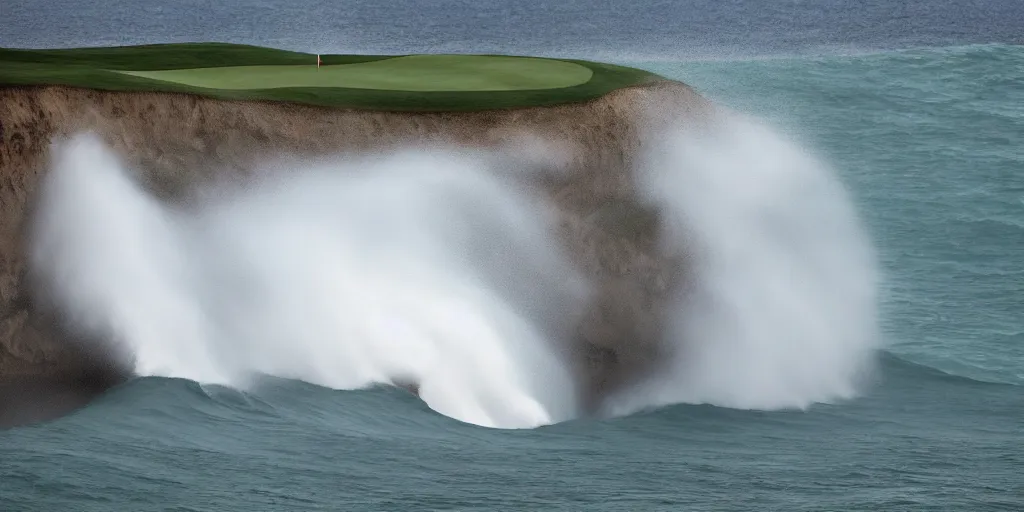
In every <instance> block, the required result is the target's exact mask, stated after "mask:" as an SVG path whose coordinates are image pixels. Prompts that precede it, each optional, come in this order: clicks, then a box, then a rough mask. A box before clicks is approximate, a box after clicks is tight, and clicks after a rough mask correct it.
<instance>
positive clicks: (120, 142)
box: [0, 81, 711, 424]
mask: <svg viewBox="0 0 1024 512" xmlns="http://www.w3.org/2000/svg"><path fill="white" fill-rule="evenodd" d="M710 108H711V107H710V106H709V104H708V103H707V102H706V101H705V100H703V99H702V98H700V97H699V96H697V95H696V94H695V93H694V92H693V91H692V90H691V89H690V88H688V87H687V86H685V85H683V84H680V83H676V82H669V81H663V82H656V83H652V84H647V85H643V86H637V87H632V88H626V89H620V90H618V91H615V92H613V93H610V94H608V95H606V96H604V97H602V98H600V99H598V100H594V101H591V102H587V103H580V104H569V105H562V106H557V107H544V108H529V109H516V110H496V111H485V112H472V113H391V112H370V111H353V110H338V109H326V108H317V107H309V106H300V105H294V104H281V103H265V102H230V101H223V100H214V99H207V98H202V97H196V96H190V95H181V94H167V93H124V92H97V91H90V90H83V89H71V88H64V87H31V88H7V89H0V424H3V423H12V422H17V421H26V420H33V419H39V418H42V417H46V416H51V415H53V414H57V413H59V412H62V411H64V410H67V409H68V408H70V407H74V406H76V405H78V404H81V403H83V402H84V401H86V400H88V399H89V398H90V397H91V396H94V395H95V394H96V393H98V392H101V391H102V390H104V389H107V388H108V387H110V386H111V385H113V384H116V383H117V382H120V381H122V380H123V379H125V378H126V377H127V376H128V375H129V372H128V371H127V370H126V368H125V365H122V364H119V362H118V361H117V360H115V359H114V358H112V357H109V355H107V354H102V353H95V352H90V353H86V352H85V351H83V350H81V349H80V348H79V347H81V346H82V345H83V344H82V343H78V342H77V341H78V340H74V339H71V338H70V336H69V335H68V334H67V333H65V332H64V331H63V330H62V329H61V328H60V320H59V318H56V317H54V316H53V315H52V314H50V313H48V312H47V310H46V308H45V304H40V303H39V302H40V301H39V299H38V297H37V296H35V295H33V293H32V290H31V287H30V285H29V281H30V280H29V279H28V275H29V274H28V272H27V270H28V269H27V268H26V261H25V254H26V248H27V247H26V246H27V241H26V231H27V230H26V224H27V222H28V221H29V220H30V217H31V211H32V207H33V201H34V198H35V195H36V191H37V187H38V184H39V182H40V179H41V177H42V176H43V175H44V172H45V170H46V169H47V168H48V166H47V158H48V150H49V147H50V143H51V141H52V140H54V139H55V138H59V137H63V136H67V135H71V134H73V133H76V132H79V131H83V130H87V129H88V130H92V131H94V132H96V133H98V134H99V135H100V136H101V137H102V138H103V139H105V140H106V142H107V143H108V144H109V145H110V146H111V147H113V148H114V149H115V151H117V152H118V153H119V154H120V155H121V157H122V158H123V159H124V160H125V161H126V163H128V164H129V166H130V167H131V168H132V169H134V170H136V171H137V172H139V173H140V174H139V176H137V178H138V179H139V180H140V182H141V183H143V184H144V186H145V187H146V188H148V189H149V190H150V191H151V192H153V193H155V194H156V195H158V196H160V197H162V198H164V199H166V200H168V201H180V200H184V199H186V197H185V196H186V195H187V193H188V191H189V190H190V189H192V188H194V187H195V186H196V185H201V184H202V183H204V182H207V181H210V180H215V179H216V180H223V179H230V178H231V177H232V176H237V175H241V174H243V173H244V172H246V170H248V169H251V168H252V166H253V165H255V164H257V163H258V162H260V161H265V160H267V159H269V158H275V157H280V156H283V155H284V156H287V155H294V156H302V157H306V158H308V157H316V156H326V155H329V154H336V153H339V152H356V151H367V150H385V149H388V148H390V147H399V146H405V145H409V144H425V143H426V144H429V143H437V142H443V143H452V144H457V145H460V146H468V147H477V148H496V147H501V146H505V145H509V144H511V147H516V144H517V143H518V142H517V141H519V140H520V137H522V136H524V135H526V136H530V137H538V138H540V139H542V140H545V141H552V142H554V143H555V144H558V145H563V146H565V147H566V148H568V150H569V153H568V154H569V157H568V158H566V159H564V160H562V161H559V162H557V163H547V164H544V165H547V166H553V167H555V168H553V169H548V170H550V171H554V172H546V173H537V174H536V176H537V177H536V178H535V179H536V182H537V184H538V185H539V186H540V188H539V190H541V191H542V193H544V194H546V195H548V196H549V197H550V199H551V200H552V201H553V202H554V203H555V204H556V205H557V207H558V209H559V211H560V229H561V235H562V238H563V240H564V243H565V246H566V248H567V249H568V252H569V254H570V255H571V257H572V259H573V260H574V263H575V264H576V265H578V266H579V267H580V268H581V269H582V270H583V271H584V272H585V273H586V274H587V275H589V276H590V277H591V278H593V279H594V282H596V283H597V284H598V287H599V292H598V294H597V297H596V298H595V300H594V302H593V304H591V306H590V308H589V310H588V311H589V312H588V314H587V317H586V319H585V320H584V321H583V322H582V323H581V325H580V326H579V330H578V333H577V338H578V339H577V340H575V342H576V345H575V350H576V353H577V355H578V356H579V357H578V360H579V370H580V375H581V379H582V383H583V384H582V386H581V390H582V391H581V392H582V393H583V394H584V400H585V401H593V400H594V399H596V398H595V397H598V396H600V395H602V394H604V393H605V392H607V391H608V390H610V389H613V388H614V387H615V386H617V385H620V384H621V383H622V382H624V381H625V380H626V379H627V378H628V376H629V375H630V374H632V373H634V372H636V371H638V370H639V369H640V368H645V367H647V366H648V365H650V364H653V361H655V360H656V359H657V357H658V354H657V350H656V345H655V343H654V339H655V333H656V332H657V331H658V325H659V322H660V320H659V316H660V312H659V308H658V304H659V303H660V302H661V301H660V300H659V298H660V297H662V296H663V295H664V294H665V293H666V292H667V291H668V290H669V289H670V288H671V287H672V286H678V284H679V279H680V268H681V266H680V264H679V261H678V255H670V254H662V253H660V252H659V247H658V244H657V229H656V228H657V213H656V212H652V211H648V210H647V209H645V208H643V207H642V206H640V205H639V204H638V203H637V201H636V198H635V192H634V185H633V171H634V166H635V165H636V162H637V161H636V157H637V155H638V154H639V152H640V151H641V149H642V146H643V138H642V136H641V134H642V132H643V131H644V130H646V129H649V128H652V125H657V124H658V123H660V122H664V121H666V120H667V119H668V118H674V119H680V118H682V119H693V120H699V119H701V118H703V117H704V116H705V114H706V113H707V112H708V111H709V110H710ZM651 112H657V113H661V114H664V115H663V116H662V115H653V116H652V115H650V114H651ZM653 127H655V128H656V126H653ZM523 151H524V152H529V150H528V149H523ZM521 156H523V157H527V155H521ZM527 159H528V158H527ZM89 345H90V346H94V345H95V344H89ZM30 409H31V410H32V411H33V414H32V415H31V416H27V415H26V414H27V412H26V411H28V410H30Z"/></svg>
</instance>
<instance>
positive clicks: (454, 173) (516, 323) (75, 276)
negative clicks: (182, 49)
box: [34, 135, 585, 427]
mask: <svg viewBox="0 0 1024 512" xmlns="http://www.w3.org/2000/svg"><path fill="white" fill-rule="evenodd" d="M129 174H130V173H129V172H128V171H127V170H125V169H124V168H123V167H122V165H121V164H120V163H119V162H118V161H117V160H116V158H115V157H114V156H113V155H112V154H111V153H110V152H109V151H108V150H107V149H106V148H105V147H104V146H103V145H102V144H101V143H100V142H99V141H98V140H97V139H95V138H94V137H92V136H89V135H84V136H79V137H76V138H74V139H73V140H71V141H70V142H68V143H66V144H64V145H62V146H59V147H57V148H56V154H55V165H54V168H53V172H52V173H51V174H50V175H49V178H48V181H47V182H46V184H45V188H44V191H43V196H42V197H43V207H42V209H41V210H42V212H43V214H42V215H41V217H40V219H39V222H38V223H37V226H36V232H35V233H36V243H35V248H34V249H35V250H34V265H35V268H37V269H40V270H41V271H42V272H43V273H44V275H45V276H46V277H47V278H48V281H50V283H51V286H53V287H54V292H55V293H56V295H57V297H58V298H59V300H60V302H61V304H62V306H63V307H64V309H65V312H66V313H67V314H68V315H70V318H71V319H72V321H73V323H74V325H75V326H76V327H77V328H79V329H83V330H85V331H87V332H89V333H90V334H95V335H99V336H102V337H109V338H113V339H114V340H115V341H116V342H117V343H118V344H120V345H121V346H122V347H124V348H125V349H126V350H127V351H129V352H130V353H131V354H132V355H134V357H135V364H136V371H137V372H138V373H139V374H141V375H156V376H169V377H182V378H188V379H194V380H197V381H200V382H204V383H218V384H228V385H234V386H246V385H248V384H249V383H250V380H251V377H252V376H253V375H255V374H269V375H274V376H279V377H285V378H296V379H302V380H305V381H308V382H312V383H315V384H319V385H323V386H329V387H333V388H338V389H354V388H360V387H365V386H368V385H371V384H373V383H391V382H400V383H413V384H417V385H418V386H419V394H420V396H421V397H422V398H423V400H424V401H426V402H427V404H429V405H430V406H431V407H432V408H434V409H435V410H437V411H439V412H441V413H443V414H446V415H448V416H451V417H454V418H457V419H460V420H463V421H466V422H471V423H476V424H479V425H486V426H501V427H532V426H536V425H541V424H547V423H552V422H557V421H561V420H565V419H568V418H569V417H571V416H572V415H574V414H575V404H574V391H573V383H572V381H571V379H570V376H569V373H568V372H567V371H566V370H565V368H566V366H565V364H564V363H563V362H562V361H560V360H559V358H558V354H557V350H554V349H553V347H554V346H555V343H553V342H552V341H550V340H548V339H546V337H547V336H549V335H552V334H554V333H556V332H557V331H558V330H559V329H563V328H565V325H566V324H569V323H571V320H572V314H573V311H575V310H574V309H573V308H574V307H575V308H577V309H578V303H579V302H580V301H581V300H582V298H583V294H584V292H585V290H584V288H583V283H582V281H581V280H579V279H578V278H577V277H575V275H574V273H573V271H572V269H571V268H570V267H569V266H568V265H567V264H566V263H565V262H564V261H563V259H562V257H561V255H560V254H559V253H558V252H557V251H556V249H555V246H554V245H553V244H552V243H550V239H551V237H550V236H549V234H548V232H547V225H548V221H549V219H548V217H547V214H546V212H545V209H544V208H543V205H538V204H531V202H530V201H528V200H527V199H526V196H525V195H523V194H520V193H519V192H517V191H516V189H515V187H513V186H512V185H511V184H510V182H508V181H507V180H501V179H499V178H498V177H497V176H496V175H494V174H492V173H490V172H489V171H488V165H487V163H486V162H484V161H483V160H480V159H475V158H473V157H471V156H468V155H457V154H452V153H448V154H445V153H442V152H439V151H434V152H424V151H420V152H412V151H410V152H406V153H401V154H397V155H391V156H388V157H377V158H364V159H358V160H350V161H341V160H339V161H336V162H333V163H326V164H320V165H316V166H307V167H304V168H303V167H299V168H290V169H288V170H287V172H283V173H278V174H274V173H272V172H271V173H265V177H264V178H263V179H261V180H259V181H258V182H256V183H253V184H250V185H251V186H249V187H246V188H245V189H239V190H232V189H230V188H225V189H218V190H216V191H214V192H209V191H208V193H206V194H205V197H206V200H205V201H204V203H203V205H202V206H201V207H199V208H198V209H195V210H193V211H172V210H170V209H168V208H167V207H165V206H163V205H162V204H160V203H159V202H157V201H156V200H154V199H153V198H151V197H149V196H147V195H146V194H145V193H143V192H142V191H141V190H140V189H139V188H138V187H137V186H136V185H135V184H134V183H133V182H132V181H131V180H130V179H129Z"/></svg>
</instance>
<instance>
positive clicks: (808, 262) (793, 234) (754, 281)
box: [607, 114, 880, 414]
mask: <svg viewBox="0 0 1024 512" xmlns="http://www.w3.org/2000/svg"><path fill="white" fill-rule="evenodd" d="M708 130H709V131H699V130H694V131H686V130H682V129H679V130H677V131H674V132H671V133H668V134H664V136H663V137H662V138H660V139H659V140H658V141H657V143H656V144H654V146H653V147H654V148H655V149H654V150H653V151H652V152H651V154H650V155H648V157H649V158H648V161H647V165H646V166H645V168H644V170H643V173H644V174H643V175H642V177H641V178H642V181H643V188H644V189H645V191H646V193H647V194H648V195H649V198H650V200H651V201H652V202H653V203H656V204H658V205H660V206H662V207H663V208H664V211H665V213H666V216H667V219H666V220H667V226H668V229H667V232H666V235H667V237H666V238H667V243H670V244H674V245H675V246H676V247H679V248H682V250H683V251H685V252H686V253H687V254H688V255H689V256H690V258H691V267H690V268H689V269H688V270H687V272H688V275H689V281H688V284H687V287H686V289H685V290H683V291H682V292H681V293H679V294H678V296H677V297H676V299H675V302H674V303H673V304H672V307H671V313H670V315H669V316H670V321H669V326H668V328H667V331H666V332H665V333H664V336H665V338H664V339H665V343H668V344H670V346H671V347H672V353H673V357H672V359H671V361H670V362H669V364H668V365H667V366H668V368H667V369H666V370H665V371H664V372H663V373H661V374H658V375H655V376H653V378H650V379H647V380H646V381H645V382H643V383H642V384H641V385H639V386H636V387H634V388H633V389H631V390H629V391H627V392H625V393H623V394H622V395H620V396H617V397H614V398H613V399H612V400H610V401H609V402H608V404H607V405H608V406H607V410H608V412H609V413H611V414H625V413H629V412H631V411H635V410H637V409H641V408H646V407H650V406H658V405H664V404H671V403H708V404H714V405H719V406H725V407H735V408H754V409H779V408H805V407H807V406H809V405H810V404H812V403H815V402H829V401H833V400H836V399H843V398H850V397H852V396H854V395H855V394H856V393H857V391H858V388H859V384H861V382H862V380H863V378H864V377H865V376H866V374H867V373H868V372H869V371H870V369H871V366H872V360H873V355H874V353H875V350H876V348H877V347H878V344H879V340H880V337H879V333H878V320H877V304H876V302H877V299H876V289H877V281H878V276H877V271H876V263H875V254H874V251H873V248H872V245H871V243H870V240H869V238H868V237H867V235H866V233H865V231H864V229H863V227H862V225H861V222H860V220H859V219H858V217H857V215H856V212H855V210H854V208H853V206H852V202H851V199H850V198H849V197H848V195H847V193H846V191H845V189H844V188H843V186H842V185H841V183H840V182H839V181H838V180H837V178H836V177H835V175H834V173H833V172H832V171H831V170H830V169H829V168H828V167H827V166H826V165H824V164H823V163H822V162H820V161H818V160H817V159H815V158H813V157H812V156H811V155H809V154H807V153H806V152H805V151H803V150H802V149H801V148H800V147H798V146H797V145H796V144H794V143H793V142H791V141H789V140H786V139H785V138H784V137H782V136H780V135H779V134H778V133H775V132H774V131H772V130H770V129H769V128H767V127H765V126H763V125H760V124H758V123H757V122H755V121H753V120H749V119H746V118H742V117H739V116H736V115H733V114H724V115H723V116H722V118H721V119H717V120H716V121H715V123H714V125H713V126H712V127H710V128H708Z"/></svg>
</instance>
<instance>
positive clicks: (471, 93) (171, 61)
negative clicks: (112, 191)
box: [0, 43, 660, 111]
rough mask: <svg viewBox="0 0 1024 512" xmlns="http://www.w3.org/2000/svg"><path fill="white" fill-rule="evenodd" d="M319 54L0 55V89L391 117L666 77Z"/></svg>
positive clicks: (202, 50) (436, 58)
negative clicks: (289, 105)
mask: <svg viewBox="0 0 1024 512" xmlns="http://www.w3.org/2000/svg"><path fill="white" fill-rule="evenodd" d="M321 59H322V61H323V65H322V66H321V67H319V68H318V67H317V65H316V55H313V54H305V53H299V52H291V51H284V50H276V49H272V48H262V47H258V46H248V45H234V44H226V43H184V44H160V45H146V46H126V47H114V48H78V49H61V50H15V49H0V87H4V86H8V87H10V86H40V85H65V86H72V87H83V88H89V89H96V90H108V91H140V92H181V93H191V94H198V95H203V96H209V97H215V98H221V99H230V100H262V101H287V102H293V103H305V104H311V105H320V106H331V107H345V108H355V109H369V110H395V111H475V110H489V109H503V108H520V107H532V106H550V105H558V104H563V103H573V102H581V101H588V100H591V99H595V98H598V97H600V96H603V95H605V94H607V93H609V92H611V91H614V90H616V89H619V88H623V87H629V86H633V85H639V84H642V83H647V82H651V81H655V80H658V79H660V77H658V76H656V75H653V74H651V73H648V72H646V71H642V70H639V69H633V68H628V67H624V66H616V65H611V64H604V63H598V62H591V61H584V60H568V59H547V58H538V57H515V56H500V55H403V56H375V55H322V56H321Z"/></svg>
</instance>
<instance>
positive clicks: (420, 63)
mask: <svg viewBox="0 0 1024 512" xmlns="http://www.w3.org/2000/svg"><path fill="white" fill-rule="evenodd" d="M120 72H121V73H125V74H129V75H134V76H140V77H144V78H152V79H155V80H164V81H167V82H177V83H181V84H187V85H192V86H195V87H205V88H209V89H277V88H282V87H348V88H353V89H382V90H392V91H515V90H524V89H555V88H558V87H572V86H574V85H580V84H583V83H586V82H587V81H589V80H590V78H591V77H592V76H593V74H594V72H593V71H591V70H590V69H588V68H586V67H584V66H581V65H579V64H574V63H572V62H563V61H559V60H549V59H535V58H525V57H500V56H481V55H412V56H407V57H395V58H392V59H385V60H378V61H373V62H362V63H356V64H341V65H331V66H321V67H317V66H316V65H315V64H307V65H288V66H230V67H220V68H195V69H172V70H163V71H120Z"/></svg>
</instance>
